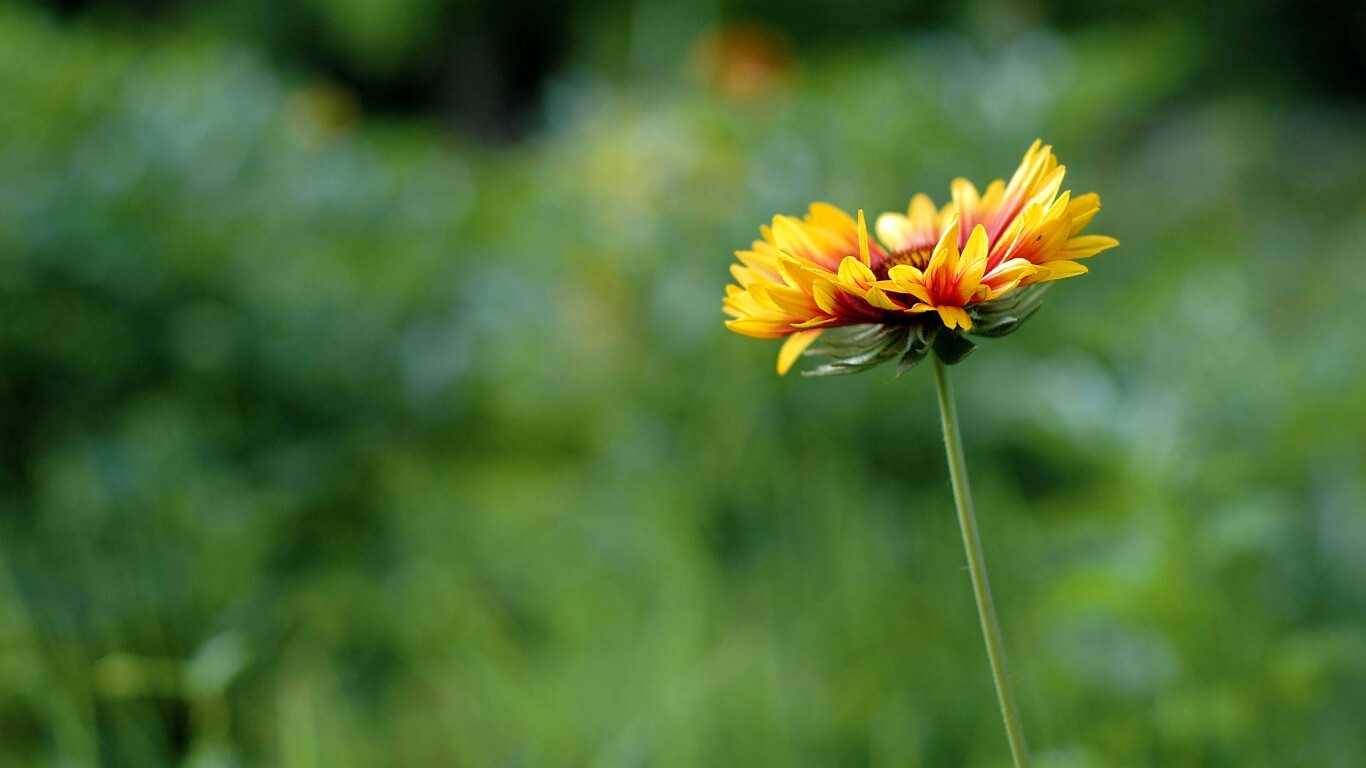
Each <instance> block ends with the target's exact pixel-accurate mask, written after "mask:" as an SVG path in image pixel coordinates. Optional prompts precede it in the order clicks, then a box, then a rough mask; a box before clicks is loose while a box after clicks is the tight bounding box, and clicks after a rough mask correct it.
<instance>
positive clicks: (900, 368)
mask: <svg viewBox="0 0 1366 768" xmlns="http://www.w3.org/2000/svg"><path fill="white" fill-rule="evenodd" d="M934 336H935V328H934V327H932V326H926V325H921V326H918V327H917V328H916V329H915V330H914V331H912V332H911V333H910V335H909V338H908V339H907V340H906V351H905V352H903V353H902V355H901V359H900V360H899V361H897V364H896V375H897V376H900V375H901V374H903V373H905V372H906V371H909V370H911V369H912V368H914V367H915V366H916V365H918V364H919V363H920V361H921V360H924V359H925V355H927V354H929V351H930V345H931V344H933V343H934Z"/></svg>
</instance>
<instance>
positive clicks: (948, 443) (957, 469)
mask: <svg viewBox="0 0 1366 768" xmlns="http://www.w3.org/2000/svg"><path fill="white" fill-rule="evenodd" d="M931 357H932V358H934V380H935V383H936V384H938V385H939V416H940V418H941V419H942V421H943V423H944V452H945V453H946V454H947V455H948V459H949V477H950V478H951V479H952V481H953V499H954V501H955V502H956V503H957V506H958V526H959V527H960V528H962V529H963V547H964V548H965V549H966V550H967V553H968V572H969V573H970V574H972V592H973V595H974V596H975V597H976V598H977V615H978V617H980V618H981V620H982V635H983V636H984V637H985V638H986V642H987V659H989V660H990V661H991V676H992V678H994V679H995V681H996V698H997V699H999V700H1000V702H1001V717H1002V718H1003V719H1004V720H1005V724H1006V738H1007V739H1008V740H1009V741H1010V754H1011V755H1012V756H1013V757H1014V758H1015V768H1029V750H1028V749H1027V748H1026V747H1025V739H1024V730H1023V729H1022V728H1021V727H1020V709H1019V707H1017V706H1016V705H1015V692H1014V691H1013V690H1012V689H1011V687H1010V670H1009V669H1008V668H1007V667H1006V653H1005V649H1004V648H1003V647H1002V645H1001V625H1000V623H999V622H998V621H997V620H996V605H995V604H994V603H993V602H992V600H991V582H989V581H988V580H987V566H986V560H985V559H984V558H983V557H982V541H981V539H980V538H979V537H978V536H977V517H976V516H975V515H974V514H973V511H972V491H971V490H970V489H969V488H968V465H967V462H966V461H964V460H963V438H962V437H961V436H960V435H959V433H958V409H957V408H956V407H955V406H954V404H953V389H952V387H950V386H949V373H948V369H947V366H945V365H944V364H943V363H942V362H940V361H939V358H938V357H935V356H934V355H931Z"/></svg>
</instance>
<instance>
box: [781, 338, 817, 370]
mask: <svg viewBox="0 0 1366 768" xmlns="http://www.w3.org/2000/svg"><path fill="white" fill-rule="evenodd" d="M824 332H825V329H823V328H812V329H810V330H805V331H797V332H796V333H794V334H792V335H791V336H788V337H787V341H785V342H783V348H782V349H781V350H779V351H778V375H779V376H782V375H784V374H786V373H787V371H788V369H789V368H791V367H792V364H793V363H795V362H797V358H798V357H801V354H802V353H803V352H805V351H806V348H807V347H809V346H811V342H813V341H815V340H816V337H818V336H820V335H821V334H822V333H824Z"/></svg>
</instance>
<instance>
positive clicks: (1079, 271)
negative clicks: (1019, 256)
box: [1035, 261, 1087, 283]
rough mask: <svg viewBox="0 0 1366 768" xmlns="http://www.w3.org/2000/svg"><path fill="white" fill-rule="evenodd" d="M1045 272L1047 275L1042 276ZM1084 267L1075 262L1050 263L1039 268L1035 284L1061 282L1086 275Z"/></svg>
mask: <svg viewBox="0 0 1366 768" xmlns="http://www.w3.org/2000/svg"><path fill="white" fill-rule="evenodd" d="M1044 271H1046V272H1047V274H1043V272H1044ZM1086 271H1087V270H1086V267H1084V266H1082V265H1081V264H1078V263H1077V262H1075V261H1050V262H1048V263H1047V264H1045V265H1044V266H1043V267H1040V275H1039V277H1038V278H1037V279H1036V280H1035V282H1039V283H1043V282H1047V281H1049V280H1061V279H1063V278H1064V277H1076V276H1077V275H1083V274H1086Z"/></svg>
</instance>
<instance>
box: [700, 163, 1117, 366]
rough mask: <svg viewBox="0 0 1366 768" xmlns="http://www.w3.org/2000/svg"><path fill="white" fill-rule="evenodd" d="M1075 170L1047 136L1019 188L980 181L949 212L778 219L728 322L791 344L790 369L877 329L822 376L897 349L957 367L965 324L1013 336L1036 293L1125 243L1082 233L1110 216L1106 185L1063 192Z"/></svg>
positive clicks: (746, 265) (961, 187) (841, 352)
mask: <svg viewBox="0 0 1366 768" xmlns="http://www.w3.org/2000/svg"><path fill="white" fill-rule="evenodd" d="M1065 171H1066V169H1065V168H1064V167H1063V166H1061V165H1058V161H1057V159H1056V158H1054V156H1053V152H1052V148H1051V147H1046V146H1042V143H1041V142H1039V141H1035V142H1034V144H1033V146H1031V147H1030V148H1029V151H1028V152H1026V153H1025V156H1024V160H1023V161H1021V163H1020V167H1019V169H1018V170H1016V171H1015V175H1014V176H1012V177H1011V179H1010V182H1009V183H1006V182H1004V181H1001V180H999V179H998V180H996V181H993V182H992V183H991V184H989V185H988V186H987V188H986V191H985V192H984V193H981V194H979V193H978V191H977V188H976V187H974V186H973V185H972V183H971V182H969V181H967V180H966V179H956V180H954V182H953V184H952V187H951V189H952V201H951V202H949V203H947V204H945V205H944V206H943V207H942V208H937V207H936V206H935V205H934V203H933V202H932V201H931V200H930V198H929V197H927V196H925V195H916V196H914V197H913V198H912V199H911V204H910V206H909V208H908V209H907V211H906V213H905V214H904V215H903V214H899V213H884V214H882V215H881V216H879V217H878V219H877V222H876V224H875V227H874V229H875V232H876V234H877V239H878V240H879V241H880V242H872V241H870V240H869V237H868V227H867V225H866V223H865V221H864V217H863V212H862V211H859V213H858V217H857V218H854V217H851V216H849V215H848V214H847V213H845V212H844V211H841V210H840V209H838V208H836V207H834V206H832V205H827V204H825V203H816V204H813V205H812V206H811V209H810V212H809V213H807V215H806V216H805V217H804V218H801V219H798V218H796V217H792V216H775V217H774V218H773V223H772V225H771V226H766V227H761V228H760V232H761V234H762V235H763V239H762V240H756V241H755V242H754V244H753V245H752V246H750V249H749V250H747V251H737V252H736V254H735V255H736V257H737V258H738V259H739V262H740V263H738V264H733V265H731V274H732V275H733V276H734V278H735V283H734V284H732V285H728V286H726V298H725V305H724V309H725V312H726V314H727V315H729V316H730V319H729V320H727V321H726V327H728V328H730V329H731V330H733V331H735V332H736V333H741V334H744V335H746V336H752V337H755V338H760V339H778V338H786V339H787V341H786V342H785V343H784V344H783V348H782V350H781V352H779V354H778V373H780V374H782V373H786V372H787V370H788V369H789V368H791V367H792V364H793V363H794V362H795V361H796V359H797V357H799V356H800V355H801V354H802V352H804V351H806V350H807V348H808V347H809V346H810V345H811V343H812V342H814V341H815V340H816V338H817V337H819V336H820V335H821V334H822V333H824V332H825V331H827V330H830V329H833V328H840V327H843V326H856V325H857V326H870V327H869V328H865V329H863V330H862V331H859V332H857V333H854V334H852V335H849V336H847V337H846V338H843V339H840V340H837V343H836V344H835V345H834V346H833V347H830V348H828V349H826V350H825V351H826V352H827V353H830V354H832V355H833V356H835V357H836V361H835V363H834V364H833V365H830V366H825V368H824V369H820V370H818V371H817V372H818V373H847V372H851V371H854V370H862V369H863V368H866V367H868V366H869V365H875V364H877V363H880V362H883V361H885V360H889V359H892V358H893V357H898V356H900V357H901V358H902V365H903V367H905V366H909V365H911V364H914V363H915V362H916V361H918V360H919V359H921V358H923V357H924V355H925V354H926V352H927V350H928V349H929V348H931V347H933V349H934V350H935V352H936V354H938V355H939V356H940V357H941V359H945V361H946V362H956V361H957V360H959V359H961V358H962V356H963V355H965V354H967V352H968V351H971V349H972V348H973V345H972V344H971V343H970V342H967V341H966V340H964V339H962V338H961V333H962V332H970V333H974V334H975V335H983V336H1002V335H1005V334H1006V333H1009V332H1011V331H1013V330H1014V329H1015V328H1016V327H1018V325H1019V323H1020V322H1021V321H1023V320H1024V318H1025V317H1026V316H1027V315H1028V314H1029V313H1030V312H1032V311H1033V310H1034V309H1035V308H1037V302H1038V297H1037V292H1038V291H1037V289H1033V290H1030V289H1028V288H1027V287H1028V286H1032V285H1035V284H1039V283H1045V282H1047V281H1050V280H1057V279H1060V278H1064V277H1073V276H1075V275H1080V274H1082V273H1083V272H1085V271H1086V267H1084V266H1082V265H1081V264H1080V263H1079V260H1080V259H1084V258H1087V257H1089V256H1092V255H1095V254H1096V253H1099V252H1100V251H1103V250H1105V249H1107V248H1113V247H1114V246H1116V245H1118V244H1119V243H1118V241H1116V240H1115V239H1114V238H1110V237H1104V236H1102V235H1083V234H1081V231H1082V230H1083V229H1085V228H1086V225H1087V224H1088V223H1090V221H1091V218H1092V217H1093V216H1095V214H1096V212H1097V211H1099V210H1100V197H1099V196H1097V195H1096V194H1095V193H1088V194H1085V195H1079V196H1077V197H1076V198H1073V197H1072V195H1071V193H1070V192H1061V193H1059V189H1060V188H1061V186H1062V180H1063V175H1064V173H1065Z"/></svg>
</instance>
